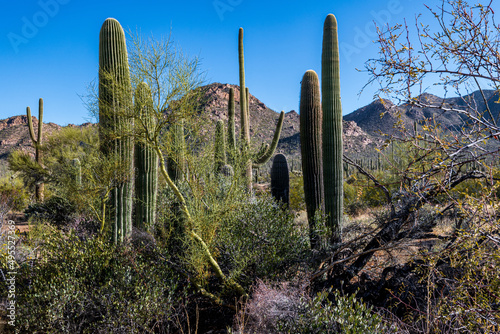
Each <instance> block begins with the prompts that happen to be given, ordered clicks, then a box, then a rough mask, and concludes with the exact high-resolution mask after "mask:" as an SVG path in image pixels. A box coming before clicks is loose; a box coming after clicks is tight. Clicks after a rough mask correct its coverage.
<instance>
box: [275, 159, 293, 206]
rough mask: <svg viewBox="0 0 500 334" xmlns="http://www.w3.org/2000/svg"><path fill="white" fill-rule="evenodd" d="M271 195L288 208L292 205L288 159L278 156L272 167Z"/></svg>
mask: <svg viewBox="0 0 500 334" xmlns="http://www.w3.org/2000/svg"><path fill="white" fill-rule="evenodd" d="M271 194H272V196H273V197H274V198H275V199H276V201H277V202H281V203H283V205H285V206H286V207H288V205H289V204H290V175H289V172H288V163H287V160H286V157H285V156H284V155H283V154H281V153H279V154H276V156H275V157H274V160H273V165H272V167H271Z"/></svg>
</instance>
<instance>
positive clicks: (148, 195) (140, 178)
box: [134, 82, 158, 230]
mask: <svg viewBox="0 0 500 334" xmlns="http://www.w3.org/2000/svg"><path fill="white" fill-rule="evenodd" d="M134 109H135V113H136V115H137V116H138V117H139V119H140V122H141V126H142V128H143V129H144V134H145V135H147V134H148V133H149V134H151V133H152V132H153V131H154V129H155V127H156V119H155V117H154V113H153V99H152V96H151V90H150V89H149V86H148V85H147V84H146V83H145V82H142V83H141V84H139V85H138V86H137V89H136V91H135V106H134ZM135 167H136V179H135V210H134V211H135V216H134V225H135V226H136V227H138V228H142V229H145V230H149V229H150V228H151V226H152V224H153V223H154V220H155V212H156V198H157V194H158V156H157V154H156V152H155V150H154V149H153V148H152V147H151V146H150V145H148V143H147V141H144V140H136V143H135Z"/></svg>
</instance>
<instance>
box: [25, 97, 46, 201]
mask: <svg viewBox="0 0 500 334" xmlns="http://www.w3.org/2000/svg"><path fill="white" fill-rule="evenodd" d="M26 116H27V117H28V128H29V132H30V138H31V141H32V142H33V146H34V147H35V161H36V162H37V163H38V164H39V165H40V166H42V153H41V152H40V147H41V146H42V128H43V99H42V98H40V99H39V100H38V133H37V136H36V137H35V130H34V129H33V120H32V119H31V109H30V107H26ZM43 188H44V186H43V183H37V184H36V185H35V198H36V200H37V202H43Z"/></svg>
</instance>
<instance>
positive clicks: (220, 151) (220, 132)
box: [214, 120, 226, 173]
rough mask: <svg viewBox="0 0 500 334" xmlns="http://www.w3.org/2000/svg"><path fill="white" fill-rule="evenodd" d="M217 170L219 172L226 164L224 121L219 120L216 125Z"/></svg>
mask: <svg viewBox="0 0 500 334" xmlns="http://www.w3.org/2000/svg"><path fill="white" fill-rule="evenodd" d="M214 151H215V152H214V156H215V172H216V173H218V172H219V171H220V170H221V168H222V167H223V166H224V165H225V164H226V141H225V131H224V123H223V122H222V120H218V121H217V124H216V127H215V148H214Z"/></svg>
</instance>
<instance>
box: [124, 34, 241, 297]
mask: <svg viewBox="0 0 500 334" xmlns="http://www.w3.org/2000/svg"><path fill="white" fill-rule="evenodd" d="M129 54H130V66H131V74H132V84H133V86H135V85H138V84H140V83H142V82H145V83H147V84H148V86H149V88H150V91H151V96H152V100H153V104H152V105H153V106H152V111H151V114H152V115H154V117H155V122H154V126H153V127H150V126H149V125H146V124H144V123H143V121H141V119H138V118H136V119H134V121H135V135H136V136H135V138H136V142H143V143H144V144H145V145H147V146H148V147H151V148H152V149H153V150H154V151H155V153H156V155H157V157H158V160H159V174H160V175H161V177H162V179H163V181H164V184H165V186H166V187H167V188H168V190H169V192H171V194H172V196H173V197H174V198H175V199H174V201H175V203H176V204H175V207H176V208H175V214H177V215H179V216H180V217H178V220H179V221H180V223H181V224H182V230H183V234H184V235H185V238H187V239H188V245H190V244H191V245H193V246H192V247H193V249H196V251H197V252H200V253H201V254H202V258H203V262H205V263H206V264H207V265H208V266H209V267H210V268H211V271H212V272H213V273H214V274H215V276H216V277H217V278H218V279H219V281H220V282H221V283H222V285H223V286H224V287H225V288H228V289H230V290H232V291H233V292H235V293H236V294H238V295H246V292H245V290H244V289H243V288H242V286H241V285H240V284H238V282H236V281H235V280H234V279H232V278H231V277H229V276H227V275H226V274H225V273H224V272H223V271H222V269H221V267H220V266H219V263H218V262H217V259H216V257H215V256H214V255H213V253H212V252H213V250H212V249H211V247H210V245H209V243H208V241H207V238H206V234H205V235H204V234H202V233H200V230H203V226H200V225H199V221H198V220H197V219H196V218H195V216H194V214H195V213H196V212H197V208H198V207H199V206H200V205H201V208H202V211H203V212H205V211H206V207H205V205H206V202H204V201H203V198H201V197H200V198H198V197H197V196H196V189H197V187H198V186H199V185H198V183H199V182H203V177H204V176H203V175H198V174H197V173H196V170H195V166H192V165H191V163H190V161H184V163H185V164H186V167H185V168H186V169H187V170H188V173H189V177H184V180H174V179H173V178H172V176H171V175H170V174H169V172H168V167H167V165H166V163H165V161H166V159H165V157H166V156H168V154H169V153H171V152H172V150H174V149H175V147H172V146H175V143H176V142H177V141H178V139H180V138H179V137H181V136H182V137H183V138H182V139H187V137H190V139H191V140H192V141H189V143H186V148H192V146H193V145H195V144H197V143H199V142H200V141H201V142H203V140H197V139H196V138H195V137H196V136H195V135H194V133H195V132H196V125H195V126H192V125H191V124H190V122H192V121H193V120H198V119H200V116H201V115H199V114H198V110H197V103H196V101H198V100H199V97H200V96H199V95H198V94H199V92H200V90H198V89H197V88H198V87H199V86H200V84H201V83H202V82H203V73H202V72H201V71H200V68H199V59H198V58H196V57H194V58H190V57H188V56H187V55H185V54H183V53H182V52H181V51H180V50H179V49H177V48H176V46H175V44H174V43H173V41H172V39H171V38H170V37H169V38H166V39H160V40H157V39H154V38H152V37H150V38H144V37H142V36H141V35H140V34H135V35H134V34H132V37H131V44H130V52H129ZM193 115H197V116H198V117H193ZM205 125H206V124H205ZM180 126H182V127H183V128H184V129H183V131H182V133H181V132H177V133H173V134H169V132H171V131H174V132H175V131H176V129H178V127H180ZM172 138H175V140H173V139H172ZM197 149H199V147H198V146H197ZM197 153H199V151H198V152H197ZM186 155H187V154H186ZM185 159H186V160H188V157H185ZM212 166H213V164H210V167H211V168H210V173H213V167H212ZM197 182H198V183H197ZM185 188H188V189H190V191H189V192H188V191H185V190H184V189H185ZM184 253H188V252H187V251H185V252H184ZM190 271H191V269H189V270H188V271H187V272H190ZM183 273H185V272H184V271H183ZM190 281H191V282H192V284H193V285H194V286H195V287H196V288H197V289H198V291H199V292H200V293H202V294H204V295H206V296H208V297H209V298H212V299H213V300H214V301H216V302H217V303H222V301H221V300H220V299H219V297H217V296H216V295H214V294H211V293H209V292H208V291H206V290H205V289H204V287H203V283H202V282H201V281H200V280H198V279H196V278H195V277H191V279H190Z"/></svg>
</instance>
